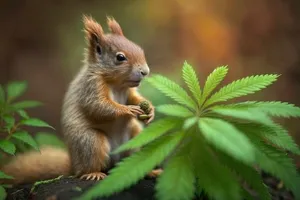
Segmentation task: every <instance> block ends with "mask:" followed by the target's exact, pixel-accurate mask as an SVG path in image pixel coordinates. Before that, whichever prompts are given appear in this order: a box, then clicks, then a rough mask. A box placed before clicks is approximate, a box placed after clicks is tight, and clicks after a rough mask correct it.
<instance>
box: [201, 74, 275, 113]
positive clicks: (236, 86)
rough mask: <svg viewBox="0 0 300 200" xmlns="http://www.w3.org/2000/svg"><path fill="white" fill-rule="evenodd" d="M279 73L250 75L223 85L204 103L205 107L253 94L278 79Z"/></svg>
mask: <svg viewBox="0 0 300 200" xmlns="http://www.w3.org/2000/svg"><path fill="white" fill-rule="evenodd" d="M277 78H278V75H273V74H271V75H268V74H267V75H256V76H248V77H245V78H242V79H239V80H236V81H233V82H232V83H230V84H228V85H226V86H224V87H222V88H221V89H220V90H219V91H218V92H216V93H214V94H213V95H212V96H211V97H210V98H209V99H208V100H207V101H206V103H205V104H204V106H203V107H207V106H210V105H211V104H214V103H217V102H223V101H227V100H229V99H233V98H236V97H241V96H244V95H248V94H253V93H254V92H257V91H259V90H261V89H263V88H266V87H267V86H268V85H271V84H272V83H273V82H274V81H276V80H277Z"/></svg>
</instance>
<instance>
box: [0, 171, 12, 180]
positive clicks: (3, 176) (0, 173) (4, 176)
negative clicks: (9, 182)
mask: <svg viewBox="0 0 300 200" xmlns="http://www.w3.org/2000/svg"><path fill="white" fill-rule="evenodd" d="M13 178H14V177H12V176H9V175H7V174H5V173H4V172H3V171H0V179H13Z"/></svg>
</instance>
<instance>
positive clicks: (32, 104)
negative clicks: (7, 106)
mask: <svg viewBox="0 0 300 200" xmlns="http://www.w3.org/2000/svg"><path fill="white" fill-rule="evenodd" d="M41 105H42V103H40V102H38V101H21V102H17V103H14V104H12V105H11V107H12V109H13V110H19V109H25V108H34V107H38V106H41Z"/></svg>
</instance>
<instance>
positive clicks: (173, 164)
mask: <svg viewBox="0 0 300 200" xmlns="http://www.w3.org/2000/svg"><path fill="white" fill-rule="evenodd" d="M183 148H187V149H188V147H187V146H185V147H183ZM187 155H188V153H187V152H185V151H180V152H179V153H178V154H177V155H175V156H172V157H171V158H170V159H169V161H168V162H167V163H166V166H165V167H164V172H163V173H162V174H161V175H160V176H159V177H158V180H157V184H156V185H155V189H156V191H157V194H156V196H157V197H158V198H157V199H162V200H172V199H182V200H184V199H186V200H190V199H193V197H194V192H195V185H194V182H195V174H194V169H193V164H192V162H191V160H190V158H189V156H187Z"/></svg>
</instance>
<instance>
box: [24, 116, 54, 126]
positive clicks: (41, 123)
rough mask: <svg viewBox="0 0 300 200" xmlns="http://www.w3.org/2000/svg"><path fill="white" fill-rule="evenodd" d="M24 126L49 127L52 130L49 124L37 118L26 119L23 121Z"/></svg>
mask: <svg viewBox="0 0 300 200" xmlns="http://www.w3.org/2000/svg"><path fill="white" fill-rule="evenodd" d="M20 124H22V125H27V126H35V127H47V128H52V129H54V128H53V127H52V126H50V125H49V124H47V123H46V122H44V121H43V120H40V119H37V118H30V119H24V120H22V121H21V123H20Z"/></svg>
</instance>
